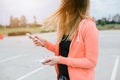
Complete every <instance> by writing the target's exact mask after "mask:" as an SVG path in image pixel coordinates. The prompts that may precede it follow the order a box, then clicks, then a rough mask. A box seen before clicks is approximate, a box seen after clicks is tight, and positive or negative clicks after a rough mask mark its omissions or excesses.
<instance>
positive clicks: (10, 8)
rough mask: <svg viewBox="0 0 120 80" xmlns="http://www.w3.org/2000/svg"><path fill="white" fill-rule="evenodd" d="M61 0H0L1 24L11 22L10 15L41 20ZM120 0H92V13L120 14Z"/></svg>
mask: <svg viewBox="0 0 120 80" xmlns="http://www.w3.org/2000/svg"><path fill="white" fill-rule="evenodd" d="M59 3H60V0H0V24H3V25H7V24H9V19H10V16H14V17H18V18H20V16H22V15H24V16H26V18H27V21H28V22H33V20H34V19H33V16H36V17H37V21H38V22H40V21H41V20H42V19H44V18H45V17H47V16H49V15H50V14H51V13H52V12H53V11H54V10H56V9H57V7H58V6H59ZM119 4H120V0H91V8H90V13H91V16H93V17H94V18H95V19H100V18H102V17H109V16H113V15H115V14H117V13H118V14H120V10H119V8H120V5H119Z"/></svg>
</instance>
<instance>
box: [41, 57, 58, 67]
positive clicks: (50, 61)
mask: <svg viewBox="0 0 120 80" xmlns="http://www.w3.org/2000/svg"><path fill="white" fill-rule="evenodd" d="M59 60H60V57H59V56H53V57H47V58H46V59H45V61H44V62H42V64H44V65H50V66H53V65H55V64H57V63H58V61H59Z"/></svg>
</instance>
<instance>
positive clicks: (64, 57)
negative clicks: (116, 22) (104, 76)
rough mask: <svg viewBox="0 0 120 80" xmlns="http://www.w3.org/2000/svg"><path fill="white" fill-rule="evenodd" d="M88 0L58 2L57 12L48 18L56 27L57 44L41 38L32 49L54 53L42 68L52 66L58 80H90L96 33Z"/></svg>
mask: <svg viewBox="0 0 120 80" xmlns="http://www.w3.org/2000/svg"><path fill="white" fill-rule="evenodd" d="M89 9H90V1H89V0H61V5H60V7H59V9H58V10H57V11H56V12H55V13H54V14H53V15H52V16H51V17H49V19H48V20H49V23H52V22H53V21H54V24H55V23H56V25H57V27H58V31H57V42H56V44H53V43H51V42H49V41H47V40H45V39H43V38H41V37H38V36H36V38H37V39H38V40H39V41H38V40H34V39H33V41H34V43H35V45H37V46H43V47H45V48H47V49H48V50H50V51H52V52H54V53H55V56H53V57H48V58H46V60H45V61H44V62H43V64H44V65H55V68H56V72H57V78H58V80H94V70H95V66H96V64H97V59H98V30H97V28H96V24H95V21H94V19H93V18H91V17H90V13H89Z"/></svg>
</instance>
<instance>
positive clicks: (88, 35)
mask: <svg viewBox="0 0 120 80" xmlns="http://www.w3.org/2000/svg"><path fill="white" fill-rule="evenodd" d="M83 27H86V29H85V30H84V35H83V36H84V44H85V56H84V57H82V58H71V57H67V58H65V57H62V56H61V57H60V60H59V63H61V64H66V65H68V66H72V67H80V68H94V67H95V66H96V63H97V59H98V30H97V28H96V25H95V23H93V22H92V21H88V22H86V23H85V24H84V26H83Z"/></svg>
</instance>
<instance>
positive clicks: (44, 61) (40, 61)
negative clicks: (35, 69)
mask: <svg viewBox="0 0 120 80" xmlns="http://www.w3.org/2000/svg"><path fill="white" fill-rule="evenodd" d="M36 62H37V63H48V62H50V60H46V59H41V60H36Z"/></svg>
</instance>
